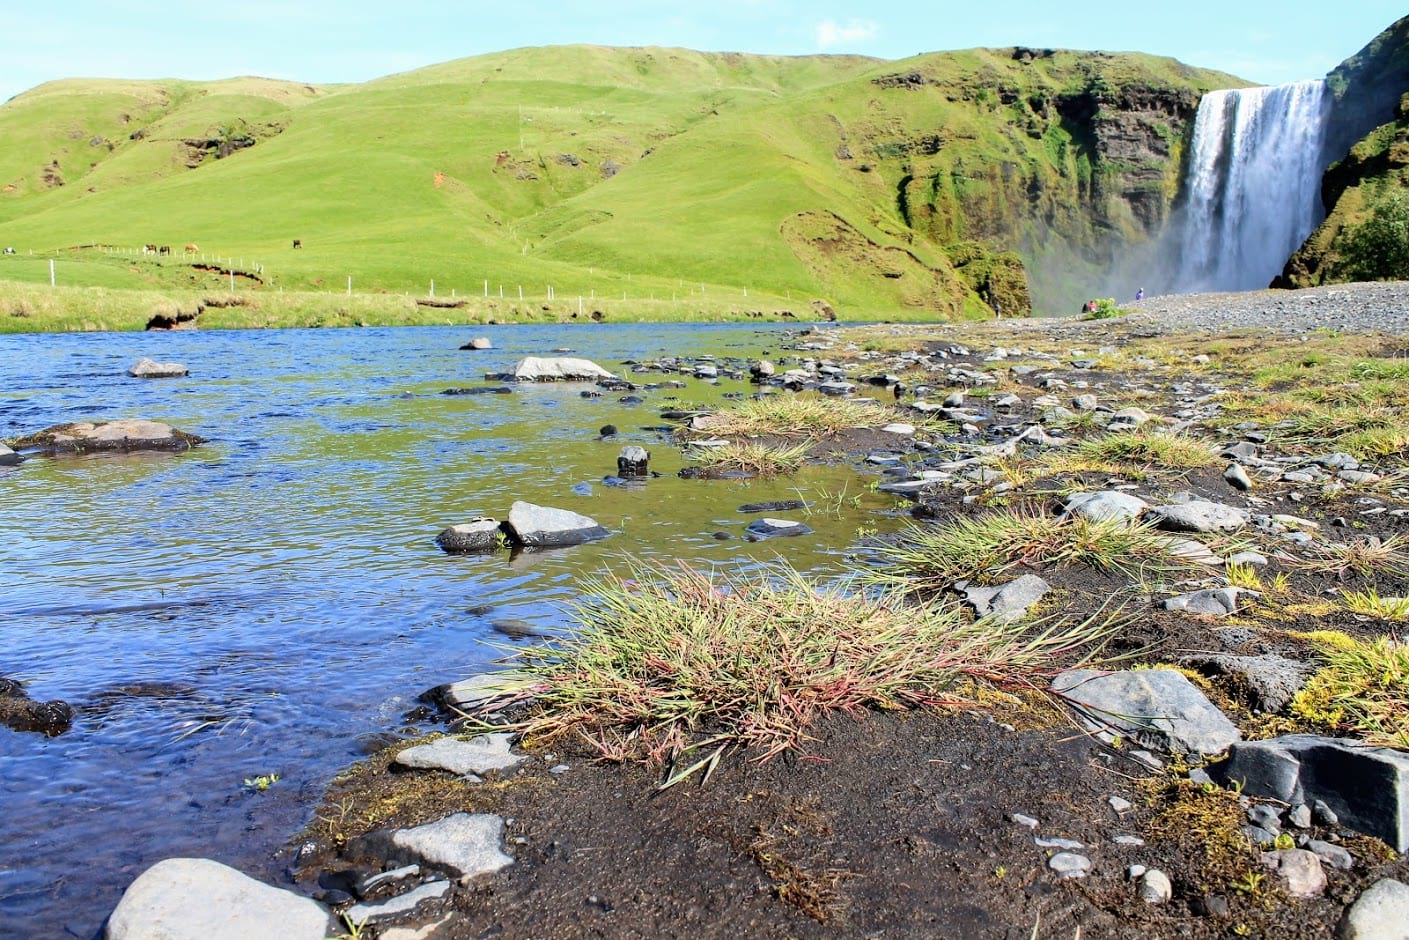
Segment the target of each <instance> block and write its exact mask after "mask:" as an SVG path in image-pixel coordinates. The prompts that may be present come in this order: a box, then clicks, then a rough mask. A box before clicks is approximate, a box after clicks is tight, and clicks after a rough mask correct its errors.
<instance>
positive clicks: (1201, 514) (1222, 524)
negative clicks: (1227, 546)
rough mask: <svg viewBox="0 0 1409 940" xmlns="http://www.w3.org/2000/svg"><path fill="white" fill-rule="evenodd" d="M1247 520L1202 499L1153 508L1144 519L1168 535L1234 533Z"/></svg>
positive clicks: (1232, 509)
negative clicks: (1181, 533) (1177, 533)
mask: <svg viewBox="0 0 1409 940" xmlns="http://www.w3.org/2000/svg"><path fill="white" fill-rule="evenodd" d="M1250 518H1251V517H1250V516H1249V515H1248V513H1247V512H1245V511H1243V510H1241V509H1238V508H1237V507H1235V506H1225V505H1224V504H1222V503H1212V502H1209V501H1208V500H1204V499H1194V500H1190V501H1189V502H1187V503H1171V504H1169V505H1167V506H1153V507H1151V508H1150V509H1147V510H1146V511H1145V519H1147V520H1148V521H1149V522H1151V523H1153V524H1154V525H1155V527H1156V528H1160V529H1164V530H1165V531H1168V532H1236V531H1237V530H1239V529H1241V528H1242V527H1243V526H1245V525H1247V524H1248V520H1249V519H1250Z"/></svg>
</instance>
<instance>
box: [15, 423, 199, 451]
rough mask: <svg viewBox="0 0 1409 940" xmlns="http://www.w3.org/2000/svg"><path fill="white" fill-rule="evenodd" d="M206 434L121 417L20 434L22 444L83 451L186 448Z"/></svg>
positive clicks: (52, 449) (48, 449) (44, 449)
mask: <svg viewBox="0 0 1409 940" xmlns="http://www.w3.org/2000/svg"><path fill="white" fill-rule="evenodd" d="M204 443H205V438H203V437H197V436H196V435H194V434H187V433H186V432H185V431H178V430H177V429H176V428H173V427H172V426H171V425H169V424H162V423H161V422H159V421H144V420H141V419H135V418H130V419H123V420H121V421H108V422H106V423H103V424H93V423H91V422H83V423H80V424H56V425H54V426H53V427H51V428H46V429H44V430H43V431H40V432H39V433H38V434H32V435H30V436H29V437H25V438H21V439H20V440H19V441H17V442H16V444H17V445H18V446H19V447H21V448H27V447H36V448H39V449H41V450H43V451H45V452H46V453H50V454H83V453H91V452H94V451H109V450H120V451H130V450H172V451H179V450H189V449H190V448H192V447H194V446H195V445H197V444H204Z"/></svg>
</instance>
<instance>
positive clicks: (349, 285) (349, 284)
mask: <svg viewBox="0 0 1409 940" xmlns="http://www.w3.org/2000/svg"><path fill="white" fill-rule="evenodd" d="M347 296H349V297H351V296H352V275H351V274H349V275H348V276H347Z"/></svg>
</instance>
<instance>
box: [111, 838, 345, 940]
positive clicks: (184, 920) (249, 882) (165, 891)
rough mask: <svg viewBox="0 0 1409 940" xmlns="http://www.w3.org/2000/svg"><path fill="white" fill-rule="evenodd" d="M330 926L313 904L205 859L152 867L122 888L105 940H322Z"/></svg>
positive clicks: (325, 914)
mask: <svg viewBox="0 0 1409 940" xmlns="http://www.w3.org/2000/svg"><path fill="white" fill-rule="evenodd" d="M331 927H332V923H331V918H329V916H328V912H327V911H326V910H324V909H323V907H322V906H320V905H319V904H318V903H317V902H316V901H312V900H310V899H308V898H305V897H300V896H299V895H297V894H293V893H292V892H289V891H284V890H282V889H280V888H275V887H271V886H270V885H266V884H262V883H260V882H258V881H255V880H254V879H253V878H250V877H248V876H247V875H244V874H242V873H241V872H238V871H236V870H235V869H233V868H230V867H228V866H226V865H222V864H220V863H219V862H213V861H211V860H210V859H205V858H169V859H166V860H165V861H162V862H157V863H156V864H155V865H153V866H152V867H151V868H148V869H147V870H146V871H145V872H143V873H142V874H141V875H139V876H138V878H137V880H136V881H134V882H132V884H131V885H129V886H128V888H127V891H126V892H124V893H123V895H122V900H121V901H119V902H118V905H117V907H116V908H115V909H114V910H113V912H112V916H111V917H109V918H108V925H107V929H106V930H105V932H104V936H105V937H106V938H107V940H154V938H161V940H166V938H170V940H186V938H195V937H200V938H202V940H248V938H250V937H279V938H281V940H303V938H307V940H323V938H324V937H326V936H328V934H329V932H330V929H331Z"/></svg>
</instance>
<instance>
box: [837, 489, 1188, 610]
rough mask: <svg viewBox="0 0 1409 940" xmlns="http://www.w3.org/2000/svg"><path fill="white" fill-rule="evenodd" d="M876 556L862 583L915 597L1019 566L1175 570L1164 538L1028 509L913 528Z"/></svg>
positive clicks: (1138, 528) (1118, 523)
mask: <svg viewBox="0 0 1409 940" xmlns="http://www.w3.org/2000/svg"><path fill="white" fill-rule="evenodd" d="M875 551H876V553H877V554H878V555H879V556H880V561H881V562H882V563H881V564H880V565H878V566H877V567H876V568H874V569H868V570H867V571H865V572H863V575H862V577H863V578H864V579H865V580H867V581H869V582H872V583H877V584H882V585H886V586H891V587H896V588H898V589H900V590H903V591H908V592H912V593H914V592H933V591H941V590H944V589H945V588H947V587H948V586H949V585H950V584H952V583H953V582H954V581H955V580H957V579H959V578H963V577H993V576H997V575H1000V574H1002V573H1003V572H1005V571H1007V570H1008V569H1010V568H1012V567H1014V566H1015V565H1018V564H1022V563H1027V564H1043V565H1065V564H1073V563H1081V564H1086V565H1090V566H1092V567H1093V568H1096V569H1098V570H1100V571H1122V572H1133V571H1135V570H1137V569H1139V568H1142V567H1145V566H1149V565H1155V566H1170V565H1173V564H1174V559H1173V558H1171V556H1170V554H1169V541H1168V538H1167V537H1166V536H1164V535H1161V534H1160V533H1158V532H1156V531H1155V530H1154V529H1153V528H1151V527H1149V526H1145V525H1132V524H1131V523H1130V522H1128V521H1126V520H1123V519H1106V520H1100V521H1096V520H1091V519H1085V518H1081V517H1076V518H1070V519H1068V518H1064V517H1061V516H1054V515H1050V514H1048V513H1045V512H1034V511H1031V510H1027V509H1015V510H1010V511H1007V512H999V513H993V514H990V515H984V516H965V517H961V518H959V519H955V520H954V521H952V522H948V523H946V524H944V525H940V526H936V527H932V528H920V527H918V526H912V527H911V528H910V530H909V531H908V532H907V533H905V535H904V536H903V537H902V538H901V540H900V541H899V542H896V543H895V544H890V545H880V546H877V547H876V549H875Z"/></svg>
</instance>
